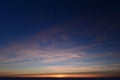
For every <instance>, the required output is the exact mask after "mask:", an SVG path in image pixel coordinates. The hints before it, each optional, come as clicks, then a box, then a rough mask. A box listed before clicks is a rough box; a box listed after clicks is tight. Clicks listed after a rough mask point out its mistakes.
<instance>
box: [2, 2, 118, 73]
mask: <svg viewBox="0 0 120 80" xmlns="http://www.w3.org/2000/svg"><path fill="white" fill-rule="evenodd" d="M119 4H120V1H119V0H1V1H0V70H2V71H1V72H0V73H2V72H7V71H8V72H11V71H13V72H15V73H21V72H20V71H23V73H24V69H28V71H29V72H30V73H31V72H33V73H34V72H35V73H39V72H37V71H39V70H43V72H45V73H49V72H51V73H56V69H58V68H60V70H59V71H58V73H59V72H60V73H62V72H63V73H64V72H69V71H70V70H71V72H77V71H78V72H86V68H87V71H88V72H89V71H90V72H94V69H95V71H98V72H99V71H103V72H104V71H112V72H116V71H120V69H119V67H120V60H119V58H120V57H119V56H120V50H119V49H120V37H119V35H120V8H119V7H120V5H119ZM65 53H66V54H65ZM69 60H70V61H69ZM57 61H58V63H57ZM62 61H64V62H62ZM70 62H71V63H70ZM90 62H91V63H92V64H89V63H90ZM18 63H20V64H21V63H22V64H24V63H25V64H26V63H27V64H26V65H18ZM37 63H39V64H37ZM65 64H68V65H70V66H69V67H68V66H66V65H65ZM81 64H82V65H81ZM13 65H14V68H12V67H13ZM73 65H75V66H73ZM7 66H11V67H7ZM18 66H19V67H18ZM38 66H39V67H38ZM87 66H89V67H87ZM93 66H94V67H93ZM44 67H45V68H44ZM84 67H85V68H84ZM38 68H39V70H37V71H36V70H34V69H38ZM88 68H90V69H88ZM64 69H65V70H66V71H64ZM81 69H82V71H81ZM106 69H107V70H106ZM30 73H29V74H30Z"/></svg>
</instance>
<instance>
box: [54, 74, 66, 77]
mask: <svg viewBox="0 0 120 80" xmlns="http://www.w3.org/2000/svg"><path fill="white" fill-rule="evenodd" d="M55 77H58V78H64V77H65V75H64V74H57V75H55Z"/></svg>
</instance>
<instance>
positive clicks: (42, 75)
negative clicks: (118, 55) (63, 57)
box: [13, 74, 115, 78]
mask: <svg viewBox="0 0 120 80" xmlns="http://www.w3.org/2000/svg"><path fill="white" fill-rule="evenodd" d="M13 77H38V78H102V77H115V75H105V74H33V75H32V74H31V75H16V76H13Z"/></svg>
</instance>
